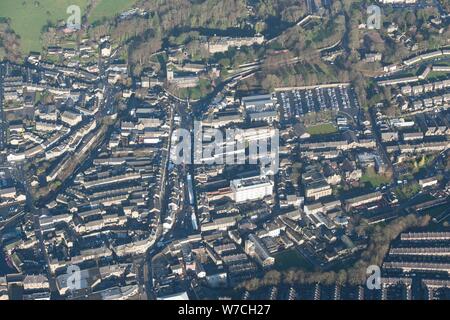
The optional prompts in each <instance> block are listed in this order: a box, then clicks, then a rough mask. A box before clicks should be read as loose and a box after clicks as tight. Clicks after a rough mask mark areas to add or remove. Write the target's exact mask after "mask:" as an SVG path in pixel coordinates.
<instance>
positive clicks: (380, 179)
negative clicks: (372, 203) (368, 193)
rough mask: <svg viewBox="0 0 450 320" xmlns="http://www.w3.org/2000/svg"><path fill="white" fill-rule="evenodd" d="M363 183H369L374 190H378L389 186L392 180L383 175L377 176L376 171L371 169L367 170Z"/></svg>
mask: <svg viewBox="0 0 450 320" xmlns="http://www.w3.org/2000/svg"><path fill="white" fill-rule="evenodd" d="M361 182H368V183H370V185H371V186H372V187H373V188H376V187H379V186H380V185H382V184H388V183H389V182H391V180H390V179H388V178H387V177H385V176H383V175H379V174H377V173H376V172H375V169H374V168H372V167H370V168H367V170H366V172H365V173H364V175H363V176H362V177H361Z"/></svg>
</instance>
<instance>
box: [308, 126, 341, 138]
mask: <svg viewBox="0 0 450 320" xmlns="http://www.w3.org/2000/svg"><path fill="white" fill-rule="evenodd" d="M306 131H307V132H308V133H309V134H310V135H312V136H315V135H321V134H331V133H336V132H337V130H336V127H335V126H334V125H332V124H331V123H324V124H319V125H317V126H312V127H309V128H307V129H306Z"/></svg>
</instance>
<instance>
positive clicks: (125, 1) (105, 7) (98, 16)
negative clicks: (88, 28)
mask: <svg viewBox="0 0 450 320" xmlns="http://www.w3.org/2000/svg"><path fill="white" fill-rule="evenodd" d="M136 2H137V0H102V1H101V2H100V3H99V4H98V5H97V6H96V7H95V8H94V9H93V10H92V12H91V14H90V16H89V23H93V22H96V21H99V20H102V19H103V18H113V17H114V16H116V15H118V14H119V13H122V12H123V11H126V10H128V9H131V8H132V7H133V5H134V4H135V3H136Z"/></svg>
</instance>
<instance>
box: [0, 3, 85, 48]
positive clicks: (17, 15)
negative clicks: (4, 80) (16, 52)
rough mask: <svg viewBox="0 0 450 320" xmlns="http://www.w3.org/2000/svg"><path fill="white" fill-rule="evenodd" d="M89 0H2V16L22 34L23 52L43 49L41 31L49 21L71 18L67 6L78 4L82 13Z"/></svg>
mask: <svg viewBox="0 0 450 320" xmlns="http://www.w3.org/2000/svg"><path fill="white" fill-rule="evenodd" d="M88 1H89V0H58V1H54V0H1V1H0V17H4V18H8V19H10V20H11V28H12V29H13V30H14V32H15V33H16V34H18V35H19V36H20V43H21V47H22V52H23V53H28V52H30V51H40V50H41V49H42V42H41V33H42V29H43V27H44V26H45V25H47V22H51V23H56V22H58V21H65V20H67V19H68V18H69V16H70V15H69V14H67V12H66V11H67V8H68V7H69V6H71V5H78V6H80V8H81V11H82V12H81V14H83V10H84V9H86V6H87V4H88Z"/></svg>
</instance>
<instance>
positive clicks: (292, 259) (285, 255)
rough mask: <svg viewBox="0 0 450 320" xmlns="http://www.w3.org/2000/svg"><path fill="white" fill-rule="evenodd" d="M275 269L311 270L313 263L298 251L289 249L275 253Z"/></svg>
mask: <svg viewBox="0 0 450 320" xmlns="http://www.w3.org/2000/svg"><path fill="white" fill-rule="evenodd" d="M275 269H276V270H278V271H285V270H289V269H303V270H305V271H311V270H312V266H311V264H310V263H309V262H308V261H307V260H306V259H305V258H304V257H303V256H302V255H301V254H300V253H299V252H298V251H297V249H289V250H286V251H282V252H280V253H277V254H276V255H275Z"/></svg>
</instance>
